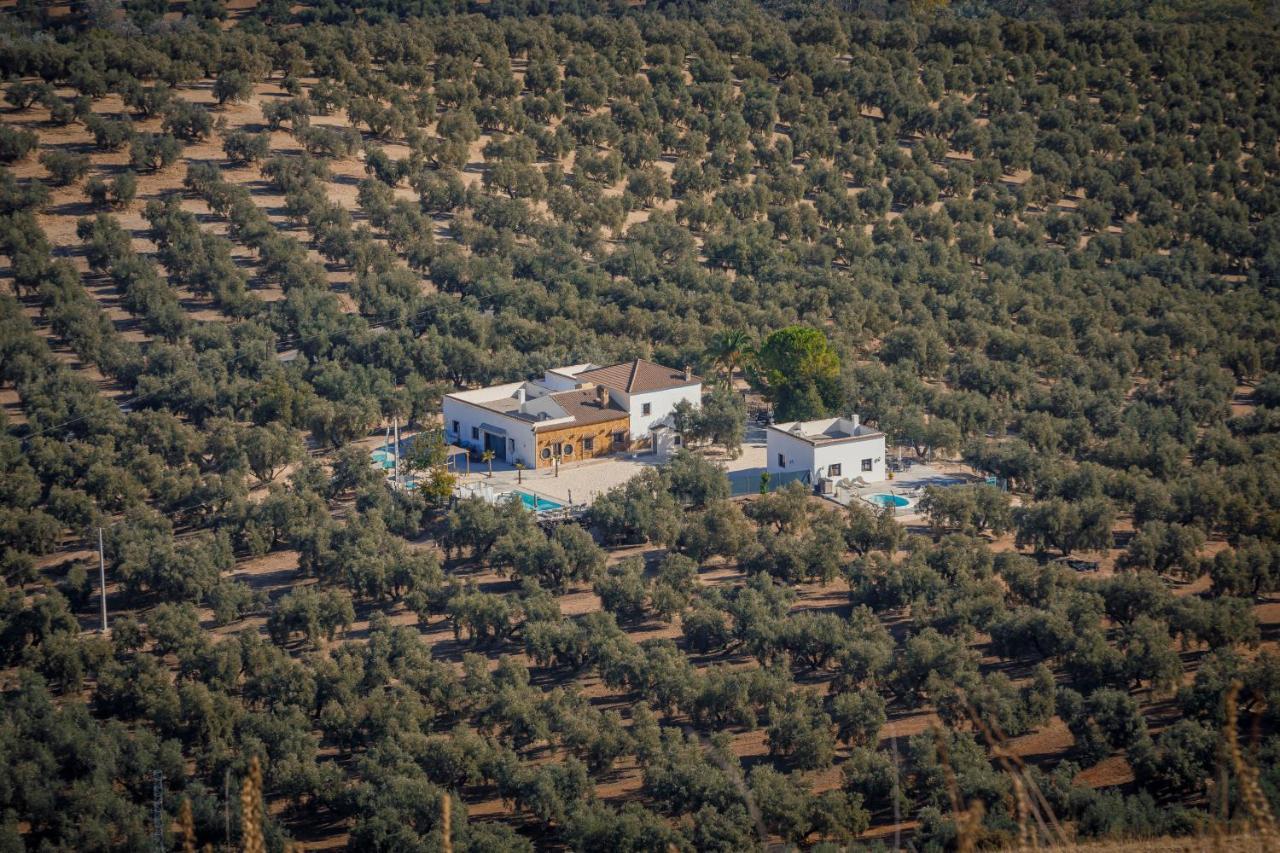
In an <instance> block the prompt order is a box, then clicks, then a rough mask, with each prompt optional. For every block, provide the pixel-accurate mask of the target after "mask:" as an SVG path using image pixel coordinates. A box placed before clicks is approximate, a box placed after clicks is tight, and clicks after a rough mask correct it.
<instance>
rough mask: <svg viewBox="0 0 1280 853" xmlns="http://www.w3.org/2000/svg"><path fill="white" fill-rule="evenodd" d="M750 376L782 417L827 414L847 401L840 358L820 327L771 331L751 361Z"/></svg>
mask: <svg viewBox="0 0 1280 853" xmlns="http://www.w3.org/2000/svg"><path fill="white" fill-rule="evenodd" d="M748 376H749V378H750V380H751V383H752V385H754V386H755V387H756V388H757V389H758V390H759V391H760V392H761V393H763V394H764V395H765V396H766V397H767V398H768V399H769V401H770V402H771V403H773V406H774V415H775V417H776V418H777V419H778V420H780V421H792V420H808V419H811V418H819V417H823V416H825V415H829V414H831V413H833V412H835V411H838V410H839V409H840V407H841V406H842V405H843V403H844V396H843V392H842V390H841V387H840V359H839V357H838V356H837V355H836V352H835V350H833V349H832V348H831V345H830V343H829V342H828V341H827V336H826V335H825V334H823V333H822V332H821V331H819V330H818V329H813V328H809V327H806V326H788V327H787V328H785V329H779V330H778V331H776V332H774V333H772V334H771V335H769V336H768V337H767V338H765V340H764V343H763V344H761V345H760V348H759V350H758V352H757V353H756V356H755V358H754V359H752V361H751V362H750V364H749V365H748Z"/></svg>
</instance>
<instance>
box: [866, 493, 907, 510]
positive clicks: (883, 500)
mask: <svg viewBox="0 0 1280 853" xmlns="http://www.w3.org/2000/svg"><path fill="white" fill-rule="evenodd" d="M863 497H864V498H865V499H866V500H869V501H871V503H873V504H875V505H876V506H891V507H894V508H895V509H901V508H902V507H904V506H909V505H910V504H911V501H909V500H907V499H906V498H904V497H903V496H902V495H886V494H879V495H863Z"/></svg>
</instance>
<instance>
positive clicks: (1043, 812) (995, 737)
mask: <svg viewBox="0 0 1280 853" xmlns="http://www.w3.org/2000/svg"><path fill="white" fill-rule="evenodd" d="M960 698H961V701H963V702H964V707H965V712H966V713H967V714H968V716H969V719H970V721H971V722H972V723H973V726H974V728H975V729H977V730H978V731H979V732H981V733H982V736H983V738H984V739H985V740H986V742H987V746H988V748H989V749H990V751H991V755H992V757H994V758H995V759H996V761H997V762H999V764H1000V766H1001V768H1003V769H1004V771H1005V772H1006V773H1008V774H1009V778H1010V779H1011V780H1012V781H1013V787H1014V795H1015V796H1016V797H1017V806H1018V838H1019V849H1025V848H1026V847H1028V846H1029V847H1031V848H1032V849H1036V848H1038V847H1039V846H1040V845H1039V841H1038V839H1044V841H1045V843H1046V844H1048V845H1049V846H1051V847H1052V846H1057V845H1065V844H1069V843H1070V840H1069V838H1068V835H1067V832H1066V831H1065V830H1064V829H1063V827H1062V824H1060V823H1059V822H1058V817H1057V815H1055V814H1054V813H1053V807H1052V806H1051V805H1049V801H1048V799H1046V798H1045V796H1044V792H1043V791H1041V790H1040V786H1039V785H1037V784H1036V782H1035V779H1034V778H1033V777H1032V776H1031V774H1030V772H1028V770H1027V766H1026V764H1025V763H1024V762H1023V760H1022V758H1021V757H1019V756H1018V755H1017V754H1016V753H1014V752H1013V750H1011V749H1009V748H1008V738H1007V737H1006V736H1005V734H1004V732H1003V731H1001V729H1000V726H999V724H998V723H994V722H993V723H991V724H990V725H988V724H987V723H986V722H985V721H984V720H983V719H982V718H981V717H980V716H979V715H978V712H977V711H976V710H975V709H974V707H973V706H972V705H971V704H969V699H968V697H967V696H964V695H963V694H961V697H960ZM1032 819H1034V820H1035V822H1036V826H1037V828H1038V829H1039V832H1038V834H1033V833H1032V832H1031V820H1032Z"/></svg>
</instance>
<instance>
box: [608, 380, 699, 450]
mask: <svg viewBox="0 0 1280 853" xmlns="http://www.w3.org/2000/svg"><path fill="white" fill-rule="evenodd" d="M613 398H614V399H615V400H617V401H618V402H619V403H621V404H622V406H623V408H625V409H626V410H627V412H628V413H629V414H630V415H631V440H632V441H640V440H641V439H645V438H648V437H649V428H650V427H651V426H653V425H654V424H656V423H659V422H661V421H663V420H666V419H667V417H668V416H669V415H670V414H671V413H672V411H674V410H675V407H676V403H679V402H680V401H681V400H688V401H689V402H690V403H693V405H695V406H701V405H702V384H701V383H696V384H693V385H686V386H684V387H683V388H668V389H667V390H665V391H649V392H648V393H645V394H631V395H626V394H618V393H616V392H615V393H614V395H613ZM646 403H647V404H648V405H649V413H648V414H645V411H644V407H645V404H646Z"/></svg>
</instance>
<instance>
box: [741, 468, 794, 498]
mask: <svg viewBox="0 0 1280 853" xmlns="http://www.w3.org/2000/svg"><path fill="white" fill-rule="evenodd" d="M764 473H765V472H764V471H760V470H755V471H730V472H728V474H727V475H726V476H728V478H729V494H730V495H732V496H733V497H735V498H736V497H741V496H742V495H758V494H760V492H761V482H762V475H763V474H764ZM795 482H800V483H804V484H805V485H808V484H809V472H808V471H785V472H773V473H770V474H769V480H768V483H767V484H765V488H764V491H769V492H773V491H777V490H778V489H780V488H782V487H783V486H785V485H788V484H789V483H795Z"/></svg>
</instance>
